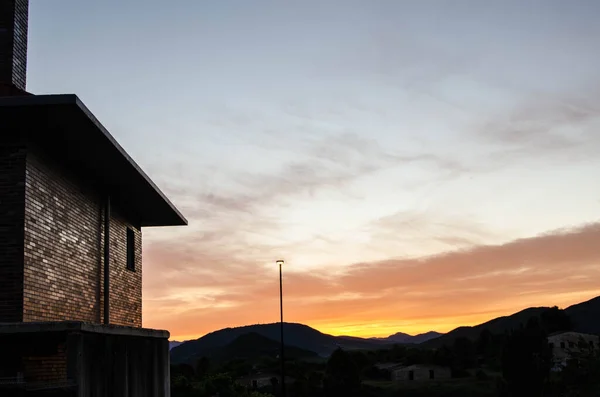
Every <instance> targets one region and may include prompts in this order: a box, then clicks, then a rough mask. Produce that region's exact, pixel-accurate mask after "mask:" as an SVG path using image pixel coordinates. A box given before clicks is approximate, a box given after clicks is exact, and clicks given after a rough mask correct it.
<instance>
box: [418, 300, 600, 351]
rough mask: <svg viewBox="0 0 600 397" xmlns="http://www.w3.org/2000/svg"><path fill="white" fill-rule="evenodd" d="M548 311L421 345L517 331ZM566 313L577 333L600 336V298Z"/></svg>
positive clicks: (521, 315)
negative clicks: (483, 334)
mask: <svg viewBox="0 0 600 397" xmlns="http://www.w3.org/2000/svg"><path fill="white" fill-rule="evenodd" d="M548 309H550V307H530V308H528V309H525V310H522V311H520V312H517V313H515V314H513V315H510V316H503V317H498V318H495V319H493V320H490V321H488V322H485V323H483V324H479V325H475V326H472V327H458V328H456V329H454V330H452V331H450V332H448V333H447V334H444V335H442V336H440V337H439V338H435V339H431V340H429V341H427V342H425V343H422V344H421V345H422V346H424V347H427V348H437V347H441V346H443V345H444V344H445V345H451V344H452V343H453V342H454V340H455V339H457V338H459V337H466V338H469V339H471V340H476V339H477V338H478V337H479V335H480V334H481V331H483V330H484V329H487V330H489V331H490V332H492V333H494V334H501V333H504V332H506V331H510V330H512V329H517V328H519V327H520V326H521V324H523V325H525V324H526V323H527V321H528V320H529V319H530V318H531V317H539V316H540V315H541V314H542V313H543V312H544V311H546V310H548ZM565 312H566V313H567V314H568V315H569V317H570V318H571V321H572V322H573V325H574V328H573V329H574V330H575V331H577V332H584V333H591V334H600V297H596V298H594V299H591V300H589V301H586V302H582V303H578V304H576V305H573V306H569V307H568V308H566V309H565Z"/></svg>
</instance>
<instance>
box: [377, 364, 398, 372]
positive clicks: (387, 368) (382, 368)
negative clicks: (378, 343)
mask: <svg viewBox="0 0 600 397" xmlns="http://www.w3.org/2000/svg"><path fill="white" fill-rule="evenodd" d="M403 366H404V364H400V363H377V364H375V368H377V369H378V370H380V371H392V370H394V369H396V368H400V367H403Z"/></svg>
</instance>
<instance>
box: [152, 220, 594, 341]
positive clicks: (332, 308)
mask: <svg viewBox="0 0 600 397" xmlns="http://www.w3.org/2000/svg"><path fill="white" fill-rule="evenodd" d="M598 239H600V226H599V224H590V225H587V226H583V227H580V228H577V229H574V230H560V231H555V232H551V233H548V234H545V235H541V236H537V237H532V238H526V239H520V240H516V241H511V242H508V243H506V244H502V245H496V246H486V245H482V246H475V247H471V248H468V249H463V250H458V251H451V252H447V253H443V254H440V255H436V256H431V257H422V258H413V259H410V258H409V259H390V260H386V261H380V262H373V263H357V264H354V265H350V266H348V267H346V268H345V270H344V271H343V272H342V273H337V274H336V275H332V274H331V273H330V272H328V271H327V269H323V270H322V271H312V272H311V273H304V272H300V273H298V272H297V271H294V270H293V264H291V267H290V269H287V268H286V270H285V272H286V274H285V296H286V313H287V318H288V319H289V320H290V321H300V322H309V323H310V324H314V325H321V326H326V327H332V324H339V326H340V327H342V325H343V324H345V323H347V324H351V323H356V322H360V321H361V320H362V321H364V323H365V324H366V323H368V322H370V321H375V322H379V323H385V324H387V326H388V327H389V329H390V330H391V329H392V328H394V327H400V326H404V327H408V328H409V329H413V330H423V329H424V328H425V327H427V326H428V325H429V324H437V327H436V328H437V329H438V330H441V331H446V330H448V328H451V327H452V326H454V325H456V324H459V323H460V321H463V320H464V319H470V320H469V321H470V322H477V321H484V320H485V319H486V318H487V317H488V316H490V315H492V314H494V313H502V314H507V313H510V312H512V311H516V310H519V309H521V308H523V307H526V306H529V305H552V304H558V305H567V304H571V303H575V302H577V301H578V300H583V299H587V298H591V297H593V296H595V295H598V294H600V288H598V286H597V282H598V280H599V279H600V271H599V270H598V267H597V266H596V263H598V261H600V251H598V249H597V244H596V243H597V241H598ZM186 247H188V246H187V245H185V246H183V247H182V246H181V243H179V244H173V243H169V244H165V245H162V246H161V245H159V244H153V245H152V246H151V247H150V248H149V251H148V252H149V260H148V262H149V266H151V267H152V268H153V270H152V271H151V272H148V273H149V274H148V276H147V277H146V280H147V282H146V285H145V292H146V301H145V302H146V307H145V318H146V321H147V323H146V325H149V326H157V327H161V326H162V327H169V328H170V329H171V332H172V333H173V335H185V336H191V335H193V334H202V333H203V332H208V331H210V330H212V329H214V328H218V327H222V326H223V327H224V326H230V325H241V324H244V323H245V322H269V321H275V319H276V314H277V310H276V309H277V307H276V306H277V298H278V294H277V292H278V291H277V288H278V284H277V277H276V276H277V275H276V268H275V267H274V266H273V267H271V268H270V267H268V266H265V265H266V264H268V262H269V259H270V258H267V257H265V258H263V260H256V259H252V258H248V260H247V261H240V259H239V258H237V257H236V258H228V257H227V255H224V256H223V257H218V256H217V257H210V256H209V257H207V256H205V255H204V254H203V252H202V251H203V250H204V249H205V247H203V246H202V245H199V246H196V247H195V248H194V249H192V251H193V252H195V255H196V257H195V258H193V259H192V260H190V259H191V258H190V257H189V256H188V255H182V254H181V253H182V252H186V250H187V249H188V248H186ZM161 263H169V266H168V268H165V269H162V270H159V269H158V266H160V265H159V264H161ZM574 270H575V271H576V274H577V275H578V276H580V277H576V278H573V277H572V276H573V272H574ZM567 279H568V280H569V282H568V283H567V282H565V280H567ZM207 288H208V289H212V292H210V291H209V290H207ZM194 290H197V291H198V294H194V293H193V291H194ZM173 296H198V297H200V298H198V300H193V299H192V300H177V299H175V298H173ZM207 297H209V298H207ZM173 299H175V300H173ZM207 299H208V301H207ZM210 299H213V300H214V301H213V304H212V305H211V303H210ZM219 302H220V303H219ZM250 312H251V314H249V313H250ZM161 324H162V325H161ZM327 324H329V325H327ZM407 324H409V325H407ZM332 331H333V329H332ZM382 332H383V331H382Z"/></svg>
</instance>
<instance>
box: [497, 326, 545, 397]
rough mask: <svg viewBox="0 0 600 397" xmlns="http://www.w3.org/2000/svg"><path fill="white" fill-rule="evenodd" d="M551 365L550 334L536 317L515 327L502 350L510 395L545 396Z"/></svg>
mask: <svg viewBox="0 0 600 397" xmlns="http://www.w3.org/2000/svg"><path fill="white" fill-rule="evenodd" d="M551 368H552V351H551V349H550V345H549V344H548V339H547V334H546V332H545V331H544V329H543V328H542V327H541V325H540V323H539V321H538V320H537V318H532V319H530V320H529V322H528V323H527V325H526V326H525V327H522V328H520V329H519V330H517V331H514V332H513V333H512V335H510V337H509V338H508V340H507V343H506V345H505V347H504V350H503V352H502V375H503V377H504V380H505V381H506V386H507V389H508V390H507V391H508V393H509V395H510V396H514V397H520V396H523V397H525V396H527V397H538V396H542V395H543V392H544V386H545V383H546V381H547V380H548V377H549V374H550V369H551Z"/></svg>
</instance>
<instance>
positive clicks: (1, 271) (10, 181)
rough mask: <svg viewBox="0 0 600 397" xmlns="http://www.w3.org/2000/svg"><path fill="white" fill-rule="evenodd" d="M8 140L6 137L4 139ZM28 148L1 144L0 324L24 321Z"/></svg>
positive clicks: (17, 144)
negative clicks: (24, 238) (24, 254)
mask: <svg viewBox="0 0 600 397" xmlns="http://www.w3.org/2000/svg"><path fill="white" fill-rule="evenodd" d="M3 138H5V137H3ZM25 156H26V148H25V146H24V145H23V144H22V143H19V142H14V141H13V142H8V141H6V138H5V139H4V140H2V142H1V145H0V322H18V321H22V319H23V293H22V290H23V216H24V206H23V200H24V198H25V183H24V180H25Z"/></svg>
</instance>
